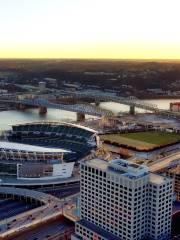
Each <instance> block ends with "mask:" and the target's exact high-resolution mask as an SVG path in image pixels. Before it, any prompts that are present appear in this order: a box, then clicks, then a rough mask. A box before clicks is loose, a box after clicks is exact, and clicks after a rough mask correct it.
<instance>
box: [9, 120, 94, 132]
mask: <svg viewBox="0 0 180 240" xmlns="http://www.w3.org/2000/svg"><path fill="white" fill-rule="evenodd" d="M31 124H32V125H36V124H52V125H66V126H72V127H77V128H81V129H84V130H86V131H89V132H92V133H97V131H95V130H94V129H92V128H89V127H85V126H83V125H79V124H75V123H69V122H55V121H53V122H51V121H41V122H28V123H20V124H14V125H13V126H24V125H31Z"/></svg>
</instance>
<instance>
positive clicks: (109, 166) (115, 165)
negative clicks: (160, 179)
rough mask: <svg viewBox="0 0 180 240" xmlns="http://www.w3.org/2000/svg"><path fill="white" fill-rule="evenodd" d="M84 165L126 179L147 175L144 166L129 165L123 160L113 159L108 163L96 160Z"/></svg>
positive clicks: (129, 163)
mask: <svg viewBox="0 0 180 240" xmlns="http://www.w3.org/2000/svg"><path fill="white" fill-rule="evenodd" d="M86 164H87V165H89V166H91V167H94V168H97V169H100V170H103V171H109V172H115V173H117V174H121V175H123V176H125V177H128V178H138V177H142V176H145V175H147V174H148V168H147V167H146V166H143V165H138V164H135V163H131V162H128V161H126V160H123V159H115V160H112V161H109V162H108V161H106V160H102V159H98V158H96V159H92V160H89V161H86Z"/></svg>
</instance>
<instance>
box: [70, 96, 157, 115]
mask: <svg viewBox="0 0 180 240" xmlns="http://www.w3.org/2000/svg"><path fill="white" fill-rule="evenodd" d="M72 96H73V97H74V98H89V99H92V100H94V101H95V102H96V103H98V102H116V103H120V104H124V105H127V106H130V111H134V108H135V107H137V108H141V109H144V110H148V111H153V112H156V111H158V107H157V105H155V104H150V103H147V102H142V101H140V100H139V99H138V98H136V97H133V96H131V97H129V98H124V97H120V96H116V95H108V94H107V93H98V94H96V93H95V94H93V93H91V94H89V93H76V94H74V95H72ZM132 113H133V112H132Z"/></svg>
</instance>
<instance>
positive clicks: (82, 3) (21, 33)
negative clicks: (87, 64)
mask: <svg viewBox="0 0 180 240" xmlns="http://www.w3.org/2000/svg"><path fill="white" fill-rule="evenodd" d="M179 11H180V0H0V58H118V59H123V58H126V59H129V58H135V59H137V58H143V59H144V58H146V59H152V58H158V59H162V58H163V59H180V14H179Z"/></svg>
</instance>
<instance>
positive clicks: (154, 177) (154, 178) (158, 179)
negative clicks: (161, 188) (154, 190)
mask: <svg viewBox="0 0 180 240" xmlns="http://www.w3.org/2000/svg"><path fill="white" fill-rule="evenodd" d="M167 179H168V178H167V177H163V176H160V175H158V174H154V173H150V174H149V181H150V183H152V184H156V185H161V184H163V183H165V182H166V181H167Z"/></svg>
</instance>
